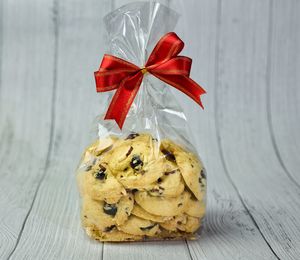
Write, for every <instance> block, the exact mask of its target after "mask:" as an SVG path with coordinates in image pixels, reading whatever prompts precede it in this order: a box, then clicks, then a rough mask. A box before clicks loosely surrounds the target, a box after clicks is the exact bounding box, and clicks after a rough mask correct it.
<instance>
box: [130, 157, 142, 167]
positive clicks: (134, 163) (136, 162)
mask: <svg viewBox="0 0 300 260" xmlns="http://www.w3.org/2000/svg"><path fill="white" fill-rule="evenodd" d="M143 165H144V163H143V161H142V160H141V158H140V156H139V155H134V156H133V157H132V160H131V162H130V166H131V168H133V169H134V170H139V169H140V168H141V167H142V166H143Z"/></svg>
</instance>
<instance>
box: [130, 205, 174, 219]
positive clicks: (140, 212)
mask: <svg viewBox="0 0 300 260" xmlns="http://www.w3.org/2000/svg"><path fill="white" fill-rule="evenodd" d="M131 214H132V215H135V216H137V217H139V218H142V219H147V220H151V221H153V222H165V221H167V220H170V219H171V218H172V217H162V216H157V215H153V214H151V213H149V212H147V211H146V210H144V209H143V208H142V207H140V206H139V205H138V204H135V205H134V207H133V209H132V211H131Z"/></svg>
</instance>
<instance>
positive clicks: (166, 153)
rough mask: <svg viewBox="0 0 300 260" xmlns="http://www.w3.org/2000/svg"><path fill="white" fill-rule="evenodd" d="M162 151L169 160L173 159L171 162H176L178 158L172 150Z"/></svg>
mask: <svg viewBox="0 0 300 260" xmlns="http://www.w3.org/2000/svg"><path fill="white" fill-rule="evenodd" d="M161 152H162V153H163V154H164V156H165V158H166V159H167V160H168V161H171V162H175V161H176V158H175V156H174V154H173V153H171V152H170V151H168V150H166V149H162V150H161Z"/></svg>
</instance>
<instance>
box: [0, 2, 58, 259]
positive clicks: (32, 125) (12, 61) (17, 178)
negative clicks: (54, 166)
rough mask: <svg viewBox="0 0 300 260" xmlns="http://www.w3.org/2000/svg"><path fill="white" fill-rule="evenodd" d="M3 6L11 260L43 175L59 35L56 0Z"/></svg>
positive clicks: (2, 155)
mask: <svg viewBox="0 0 300 260" xmlns="http://www.w3.org/2000/svg"><path fill="white" fill-rule="evenodd" d="M0 6H1V7H0V8H1V17H0V21H1V24H0V27H1V29H0V34H1V35H0V37H1V39H0V48H1V57H0V59H1V61H0V62H1V71H0V73H1V76H0V78H1V82H0V85H1V86H0V138H1V141H0V142H1V150H0V178H1V182H0V191H1V196H0V207H1V219H0V258H1V259H6V258H7V257H8V256H9V254H11V252H12V251H13V250H14V247H15V246H16V244H17V243H18V237H19V234H20V232H22V228H23V224H24V221H25V220H26V217H27V215H28V213H29V212H30V209H31V205H32V201H33V199H34V197H35V192H36V190H37V188H38V186H39V183H40V181H41V179H42V178H43V174H44V167H45V164H46V157H47V151H48V147H49V140H50V139H49V137H50V132H51V130H50V125H51V97H52V85H53V65H54V64H53V61H54V60H53V59H54V41H53V35H54V33H53V22H52V12H51V8H52V2H51V1H36V0H29V1H26V2H24V1H16V0H12V1H6V0H5V1H1V4H0ZM41 113H42V114H41ZM41 115H42V116H41ZM33 140H34V141H33Z"/></svg>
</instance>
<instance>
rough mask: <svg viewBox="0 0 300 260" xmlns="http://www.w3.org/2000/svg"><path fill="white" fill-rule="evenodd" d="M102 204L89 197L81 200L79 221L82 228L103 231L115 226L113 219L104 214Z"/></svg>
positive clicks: (102, 202)
mask: <svg viewBox="0 0 300 260" xmlns="http://www.w3.org/2000/svg"><path fill="white" fill-rule="evenodd" d="M104 203H105V202H104V201H96V200H93V199H91V198H90V197H84V198H83V203H82V211H81V220H82V224H83V226H84V227H96V228H97V229H98V230H100V231H104V230H105V229H106V228H107V227H110V226H113V225H115V220H114V217H113V216H112V215H109V214H106V213H105V212H104V210H103V207H104Z"/></svg>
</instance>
